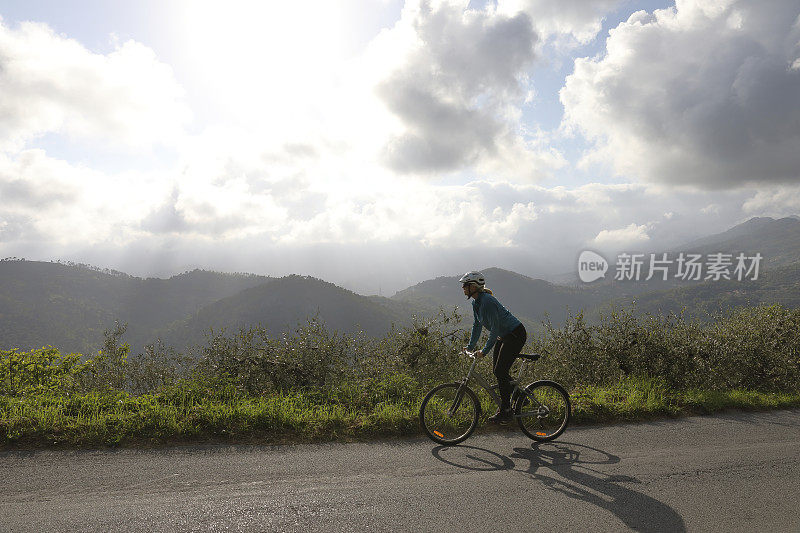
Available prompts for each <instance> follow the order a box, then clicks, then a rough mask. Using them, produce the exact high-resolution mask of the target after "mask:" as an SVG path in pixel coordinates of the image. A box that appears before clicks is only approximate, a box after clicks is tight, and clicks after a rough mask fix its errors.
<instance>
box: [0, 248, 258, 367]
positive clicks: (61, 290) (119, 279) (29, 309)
mask: <svg viewBox="0 0 800 533" xmlns="http://www.w3.org/2000/svg"><path fill="white" fill-rule="evenodd" d="M269 279H270V278H267V277H265V276H254V275H250V274H221V273H218V272H206V271H201V270H195V271H192V272H185V273H183V274H180V275H177V276H173V277H171V278H169V279H158V278H148V279H142V278H136V277H133V276H128V275H126V274H122V273H119V272H110V271H100V270H97V269H92V268H87V267H86V266H85V265H65V264H60V263H45V262H37V261H0V348H2V349H9V348H19V349H23V350H30V349H32V348H38V347H41V346H43V345H48V344H50V345H53V346H56V347H58V348H59V349H61V350H64V351H76V352H86V353H88V352H92V351H96V350H97V349H98V348H99V346H100V345H101V344H102V341H103V332H104V331H105V330H106V329H110V328H111V327H113V325H114V321H115V320H119V321H120V322H122V323H128V332H127V333H126V335H125V337H124V340H125V341H127V342H129V343H130V344H131V345H132V347H133V348H134V349H141V348H142V347H143V346H144V344H146V343H149V342H152V341H153V340H155V338H154V337H152V332H153V331H154V330H155V329H159V328H164V327H165V326H166V325H168V324H170V323H172V322H175V321H177V320H181V319H184V318H186V317H187V316H188V315H190V314H192V313H194V312H196V311H197V310H199V309H200V308H202V307H203V306H205V305H207V304H209V303H211V302H214V301H217V300H219V299H220V298H224V297H225V296H230V295H232V294H236V293H238V292H240V291H241V290H243V289H246V288H249V287H253V286H256V285H259V284H261V283H264V282H265V281H268V280H269Z"/></svg>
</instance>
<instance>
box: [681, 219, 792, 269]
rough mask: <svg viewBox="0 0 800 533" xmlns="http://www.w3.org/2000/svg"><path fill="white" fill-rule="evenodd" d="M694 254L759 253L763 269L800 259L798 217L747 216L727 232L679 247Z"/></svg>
mask: <svg viewBox="0 0 800 533" xmlns="http://www.w3.org/2000/svg"><path fill="white" fill-rule="evenodd" d="M676 251H684V252H694V253H715V252H726V253H734V254H735V253H739V252H744V253H746V254H748V255H750V254H754V253H760V254H761V255H762V256H763V257H764V261H763V263H762V264H763V265H764V266H765V267H766V269H769V268H770V267H774V266H783V265H788V264H791V263H796V262H798V261H800V219H798V218H797V217H786V218H779V219H777V220H776V219H773V218H769V217H756V218H751V219H750V220H748V221H747V222H743V223H742V224H739V225H737V226H734V227H732V228H731V229H729V230H728V231H725V232H723V233H718V234H716V235H711V236H709V237H705V238H703V239H699V240H696V241H692V242H690V243H687V244H686V245H684V246H683V247H682V248H681V249H680V250H676Z"/></svg>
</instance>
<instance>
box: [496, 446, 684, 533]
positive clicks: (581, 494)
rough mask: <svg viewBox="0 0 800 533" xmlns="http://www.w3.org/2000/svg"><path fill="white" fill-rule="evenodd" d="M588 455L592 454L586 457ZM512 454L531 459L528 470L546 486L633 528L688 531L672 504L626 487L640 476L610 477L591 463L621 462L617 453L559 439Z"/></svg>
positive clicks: (515, 449) (520, 449) (515, 456)
mask: <svg viewBox="0 0 800 533" xmlns="http://www.w3.org/2000/svg"><path fill="white" fill-rule="evenodd" d="M584 455H588V456H590V457H587V458H583V456H584ZM603 456H605V459H603ZM511 457H512V458H519V459H523V460H525V461H528V462H529V463H530V466H529V467H528V469H527V473H529V474H531V475H532V476H533V477H534V478H535V479H537V480H539V481H541V482H542V483H543V484H544V485H545V486H548V487H549V488H551V489H552V490H554V491H557V492H560V493H562V494H564V495H566V496H568V497H570V498H574V499H577V500H581V501H584V502H587V503H591V504H593V505H595V506H597V507H599V508H601V509H606V510H607V511H609V512H611V513H612V514H613V515H614V516H616V517H617V518H619V519H620V520H622V522H624V523H625V525H626V526H628V527H629V528H631V529H633V530H636V531H669V532H681V531H686V525H685V524H684V522H683V518H681V516H680V515H679V514H678V513H677V512H676V511H675V510H674V509H673V508H672V507H670V506H668V505H667V504H665V503H663V502H660V501H658V500H656V499H655V498H652V497H650V496H647V495H646V494H643V493H641V492H637V491H635V490H632V489H629V488H628V487H626V486H625V485H627V484H635V483H641V482H640V481H639V480H638V479H636V478H634V477H631V476H610V475H608V474H606V473H604V472H602V471H600V470H597V469H595V468H592V467H590V466H589V465H602V464H614V463H618V462H619V457H617V456H615V455H611V454H609V453H607V452H603V451H601V450H598V449H596V448H590V447H588V446H584V445H580V444H573V443H568V442H558V443H547V444H538V443H537V444H533V445H532V447H531V448H514V453H513V454H511ZM543 470H546V471H549V472H543ZM549 473H552V474H554V475H548V474H549Z"/></svg>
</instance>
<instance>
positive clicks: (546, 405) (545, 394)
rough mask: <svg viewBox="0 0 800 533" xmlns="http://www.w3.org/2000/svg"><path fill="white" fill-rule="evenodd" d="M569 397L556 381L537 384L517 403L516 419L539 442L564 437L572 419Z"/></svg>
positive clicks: (544, 381)
mask: <svg viewBox="0 0 800 533" xmlns="http://www.w3.org/2000/svg"><path fill="white" fill-rule="evenodd" d="M570 411H571V407H570V403H569V395H568V394H567V391H565V390H564V387H562V386H561V385H559V384H558V383H556V382H555V381H547V380H542V381H534V382H533V383H531V384H530V385H528V386H527V387H526V388H525V390H524V392H522V393H521V394H520V395H519V397H518V398H517V401H516V403H515V404H514V418H516V419H517V423H518V424H519V427H520V429H521V430H522V432H523V433H525V434H526V435H527V436H529V437H530V438H532V439H533V440H536V441H539V442H546V441H549V440H553V439H555V438H556V437H558V436H559V435H561V434H562V433H563V432H564V430H565V429H567V424H568V423H569V416H570Z"/></svg>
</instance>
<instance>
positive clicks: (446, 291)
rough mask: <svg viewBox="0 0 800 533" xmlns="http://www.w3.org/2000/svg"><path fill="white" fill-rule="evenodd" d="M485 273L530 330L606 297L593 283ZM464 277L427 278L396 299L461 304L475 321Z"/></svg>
mask: <svg viewBox="0 0 800 533" xmlns="http://www.w3.org/2000/svg"><path fill="white" fill-rule="evenodd" d="M481 272H482V273H483V275H484V276H486V284H487V287H489V288H490V289H491V290H492V291H493V293H494V294H495V296H497V298H498V299H499V300H500V301H501V302H502V303H503V305H504V306H506V307H507V308H508V309H509V311H511V312H512V313H513V314H514V315H515V316H516V317H517V318H519V319H520V320H521V321H522V322H523V323H525V325H526V327H527V328H528V329H529V330H530V329H531V328H533V329H536V328H537V327H538V326H539V325H540V323H541V322H542V321H543V320H544V319H545V318H546V317H549V318H550V320H551V321H552V322H553V323H555V324H560V323H561V322H563V320H564V318H565V317H566V315H567V313H568V312H575V311H578V310H580V309H585V308H588V307H594V306H596V305H598V304H599V303H600V302H601V301H602V300H603V299H604V298H605V294H604V293H603V292H602V291H597V290H596V289H595V288H594V287H592V286H584V287H564V286H561V285H555V284H553V283H550V282H547V281H544V280H541V279H533V278H529V277H528V276H523V275H522V274H517V273H516V272H511V271H508V270H503V269H501V268H486V269H483V270H481ZM460 276H461V274H458V275H453V276H443V277H439V278H436V279H432V280H427V281H423V282H422V283H418V284H417V285H414V286H413V287H409V288H407V289H404V290H402V291H399V292H397V293H396V294H395V295H394V296H392V299H393V300H398V301H403V302H409V303H413V304H416V305H419V306H426V307H429V308H430V307H439V306H441V307H445V308H448V309H452V308H453V307H455V306H457V307H459V310H460V312H461V314H462V315H463V316H464V317H466V318H468V319H469V320H470V321H471V320H472V307H471V301H467V300H466V299H465V298H464V293H463V292H462V290H461V285H460V284H459V283H458V278H459V277H460Z"/></svg>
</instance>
